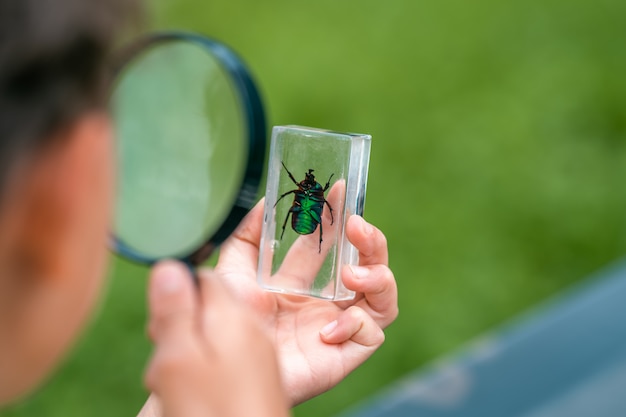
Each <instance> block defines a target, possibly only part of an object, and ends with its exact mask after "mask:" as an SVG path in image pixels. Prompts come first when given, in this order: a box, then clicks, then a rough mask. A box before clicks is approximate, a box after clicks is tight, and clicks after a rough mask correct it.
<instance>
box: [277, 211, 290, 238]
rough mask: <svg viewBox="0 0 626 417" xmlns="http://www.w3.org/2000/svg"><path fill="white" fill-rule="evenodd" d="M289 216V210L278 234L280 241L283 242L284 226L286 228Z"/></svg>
mask: <svg viewBox="0 0 626 417" xmlns="http://www.w3.org/2000/svg"><path fill="white" fill-rule="evenodd" d="M290 214H291V209H289V211H287V215H286V216H285V221H284V222H283V231H282V232H281V234H280V240H283V235H284V234H285V226H287V220H289V215H290Z"/></svg>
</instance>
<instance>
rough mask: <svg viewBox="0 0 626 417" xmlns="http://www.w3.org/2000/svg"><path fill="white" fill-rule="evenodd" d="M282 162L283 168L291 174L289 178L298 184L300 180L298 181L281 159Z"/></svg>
mask: <svg viewBox="0 0 626 417" xmlns="http://www.w3.org/2000/svg"><path fill="white" fill-rule="evenodd" d="M280 163H281V164H283V168H285V171H287V174H289V178H291V181H293V183H294V184H296V185H298V181H296V179H295V178H294V177H293V175H292V174H291V172H289V170H288V169H287V167H286V166H285V163H284V162H283V161H280Z"/></svg>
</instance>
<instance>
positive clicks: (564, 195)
mask: <svg viewBox="0 0 626 417" xmlns="http://www.w3.org/2000/svg"><path fill="white" fill-rule="evenodd" d="M150 14H151V21H152V22H153V28H185V29H190V30H196V31H199V32H203V33H206V34H208V35H210V36H213V37H215V38H217V39H220V40H222V41H225V42H226V43H228V44H229V45H231V46H232V47H234V49H236V50H237V51H238V52H239V53H240V54H241V55H242V56H243V57H244V58H245V59H246V61H247V62H248V64H249V66H250V67H251V68H252V69H253V71H254V73H255V74H256V78H257V81H258V83H259V84H260V85H261V88H262V90H263V93H264V97H265V101H266V104H267V106H268V108H269V116H270V124H274V125H275V124H292V123H293V124H302V125H309V126H314V127H324V128H331V129H335V130H347V131H358V132H365V133H371V134H372V135H373V137H374V139H373V140H374V141H373V148H372V159H371V166H370V180H369V187H368V201H367V205H366V213H365V214H366V217H367V218H368V219H369V220H370V221H372V222H373V223H375V224H376V225H377V226H378V227H380V228H381V229H382V230H383V231H384V232H385V233H386V234H387V237H388V240H389V248H390V255H391V266H392V269H393V270H394V272H395V274H396V278H397V280H398V285H399V293H400V310H401V315H400V317H399V319H398V320H397V322H396V323H395V324H393V325H392V326H391V327H390V328H389V329H388V331H387V342H386V343H385V345H384V346H383V347H382V348H381V350H380V351H379V352H378V353H377V354H376V355H374V357H373V358H372V359H371V360H370V361H368V362H367V363H366V364H365V365H364V366H363V367H361V368H360V369H358V370H357V371H356V372H354V373H353V374H352V375H351V376H350V377H348V378H347V379H346V381H344V382H343V383H342V384H340V385H339V386H338V387H337V388H336V389H334V390H332V391H331V392H329V393H327V394H324V395H322V396H321V397H319V398H316V399H314V400H312V401H309V402H308V403H306V404H304V405H302V406H300V407H298V408H297V409H296V410H295V415H296V416H297V417H309V416H320V415H332V414H335V413H337V412H339V411H340V410H342V409H344V408H345V407H347V406H349V405H350V404H353V403H355V402H356V401H358V400H360V399H362V398H364V397H366V396H368V395H370V394H371V393H373V392H375V391H376V390H377V389H379V388H380V387H382V386H384V385H385V384H387V383H389V382H391V381H392V380H394V379H395V378H398V377H399V376H401V375H403V374H405V373H407V372H408V371H409V370H411V369H413V368H414V367H416V366H419V365H421V364H423V363H424V362H426V361H428V360H430V359H432V358H433V357H435V356H437V355H440V354H442V353H444V352H446V351H449V350H451V349H453V348H454V347H456V346H458V345H459V344H460V343H462V342H464V341H466V340H468V339H469V338H472V337H473V336H475V335H476V334H478V333H480V332H482V331H484V330H486V329H489V328H491V327H493V326H495V325H497V324H498V323H501V322H503V321H504V320H506V319H507V318H510V317H512V316H513V315H515V314H516V313H519V312H520V311H522V310H524V309H526V308H528V307H529V306H532V305H533V304H535V303H537V302H538V301H540V300H542V299H545V298H546V297H549V296H550V295H552V294H554V293H556V292H558V291H559V290H560V289H562V288H564V287H566V286H567V285H569V284H570V283H572V282H574V281H576V280H579V279H581V278H583V277H585V276H586V275H588V274H589V273H591V272H593V271H594V270H596V269H598V268H600V267H602V266H603V265H605V264H607V263H608V262H610V261H611V260H613V259H616V258H618V257H621V256H622V255H623V254H624V252H625V251H626V192H625V190H624V179H626V77H624V74H626V48H624V46H623V45H624V41H625V40H626V3H624V2H620V1H617V0H614V1H610V0H597V1H595V2H590V1H582V0H570V1H565V0H542V1H539V0H527V1H519V0H518V1H508V2H501V1H495V0H475V1H473V2H467V1H461V0H447V1H435V0H424V1H411V0H391V1H387V2H380V1H372V0H362V1H356V0H344V1H341V2H338V1H332V0H321V1H317V2H304V1H293V0H290V1H288V0H271V1H266V2H256V1H253V0H230V1H228V2H225V1H222V2H220V1H212V2H204V1H194V0H178V1H176V2H173V1H165V0H159V1H156V2H153V3H151V8H150ZM112 278H113V279H112V284H111V289H110V291H109V294H108V297H107V298H106V300H105V301H104V305H103V309H102V312H101V314H100V315H99V317H98V318H97V320H96V322H95V323H94V325H93V326H92V327H91V328H90V330H89V332H88V334H87V335H86V337H84V338H83V340H82V342H81V343H80V345H79V347H78V349H77V350H76V351H75V353H74V354H73V355H72V357H71V358H70V359H69V360H68V362H67V363H66V364H65V365H64V366H63V368H62V369H61V370H60V372H59V373H58V374H57V375H56V376H55V377H54V378H53V380H52V381H51V383H50V384H48V385H47V386H46V387H45V388H44V389H43V390H41V391H40V392H39V393H38V394H36V395H35V396H33V397H32V398H31V399H30V400H29V401H27V402H25V403H22V404H20V405H18V406H16V407H13V408H11V409H9V410H6V411H4V412H1V413H0V415H1V416H4V417H8V416H25V415H41V416H78V415H91V416H112V415H132V414H133V413H136V411H137V410H138V409H139V408H140V406H141V404H142V402H143V400H144V398H145V395H146V394H145V392H144V391H143V389H142V387H141V371H142V369H143V366H144V364H145V362H146V358H147V355H148V353H149V349H150V348H149V343H148V342H147V340H146V338H145V336H144V330H143V326H144V320H145V313H144V295H143V293H144V285H145V270H144V269H142V268H139V267H135V266H133V265H130V264H128V263H126V262H124V261H116V262H115V263H114V268H113V272H112Z"/></svg>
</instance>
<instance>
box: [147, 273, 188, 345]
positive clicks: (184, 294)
mask: <svg viewBox="0 0 626 417" xmlns="http://www.w3.org/2000/svg"><path fill="white" fill-rule="evenodd" d="M148 305H149V315H150V325H149V333H150V337H151V338H152V339H153V341H154V342H155V343H156V344H157V345H162V344H168V343H176V344H177V345H180V344H181V342H184V341H188V342H192V341H193V338H194V332H195V331H196V328H197V326H198V314H197V311H198V309H199V300H198V295H197V293H196V290H195V288H194V285H193V281H192V278H191V275H190V272H189V270H188V269H187V267H186V266H184V265H183V264H181V263H179V262H174V261H164V262H160V263H158V264H157V265H156V266H155V267H154V268H153V269H152V272H151V274H150V286H149V289H148Z"/></svg>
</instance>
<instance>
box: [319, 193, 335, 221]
mask: <svg viewBox="0 0 626 417" xmlns="http://www.w3.org/2000/svg"><path fill="white" fill-rule="evenodd" d="M324 203H326V205H327V206H328V209H329V210H330V225H331V226H332V225H333V223H335V218H334V217H333V208H332V207H331V206H330V203H329V202H328V200H326V199H324ZM320 224H321V223H320Z"/></svg>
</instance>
